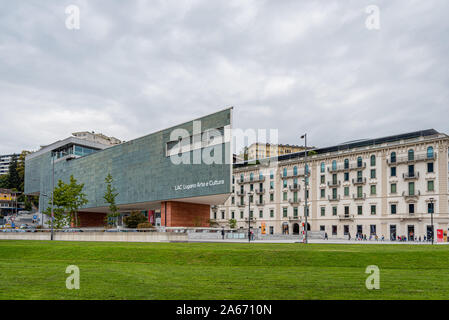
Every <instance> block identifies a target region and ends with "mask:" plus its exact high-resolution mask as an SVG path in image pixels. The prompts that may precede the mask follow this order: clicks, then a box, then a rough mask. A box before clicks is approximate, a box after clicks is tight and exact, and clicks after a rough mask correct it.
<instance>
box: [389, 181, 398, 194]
mask: <svg viewBox="0 0 449 320" xmlns="http://www.w3.org/2000/svg"><path fill="white" fill-rule="evenodd" d="M390 192H391V193H397V192H398V190H397V185H396V183H392V184H391V185H390Z"/></svg>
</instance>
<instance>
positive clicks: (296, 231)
mask: <svg viewBox="0 0 449 320" xmlns="http://www.w3.org/2000/svg"><path fill="white" fill-rule="evenodd" d="M293 234H299V224H297V223H294V224H293Z"/></svg>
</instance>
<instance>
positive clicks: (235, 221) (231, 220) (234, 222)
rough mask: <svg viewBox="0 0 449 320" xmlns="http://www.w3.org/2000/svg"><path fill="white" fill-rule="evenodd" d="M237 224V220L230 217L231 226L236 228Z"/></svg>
mask: <svg viewBox="0 0 449 320" xmlns="http://www.w3.org/2000/svg"><path fill="white" fill-rule="evenodd" d="M236 226H237V220H235V219H229V228H231V229H235V227H236Z"/></svg>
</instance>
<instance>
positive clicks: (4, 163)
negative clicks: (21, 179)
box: [0, 154, 18, 175]
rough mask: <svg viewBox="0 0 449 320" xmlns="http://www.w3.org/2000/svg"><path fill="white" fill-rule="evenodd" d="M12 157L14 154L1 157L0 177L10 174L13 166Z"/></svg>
mask: <svg viewBox="0 0 449 320" xmlns="http://www.w3.org/2000/svg"><path fill="white" fill-rule="evenodd" d="M12 157H13V155H12V154H7V155H3V156H1V155H0V175H4V174H8V172H9V165H10V164H11V161H12ZM17 157H18V155H17Z"/></svg>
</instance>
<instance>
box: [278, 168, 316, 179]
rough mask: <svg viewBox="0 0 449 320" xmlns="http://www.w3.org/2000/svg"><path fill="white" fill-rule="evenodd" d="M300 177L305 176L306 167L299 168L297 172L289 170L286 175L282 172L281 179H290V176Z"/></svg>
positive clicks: (308, 174)
mask: <svg viewBox="0 0 449 320" xmlns="http://www.w3.org/2000/svg"><path fill="white" fill-rule="evenodd" d="M307 176H310V169H309V172H308V173H307ZM299 177H304V169H303V170H298V172H296V174H295V173H294V172H287V175H284V174H283V173H281V179H290V178H299Z"/></svg>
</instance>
